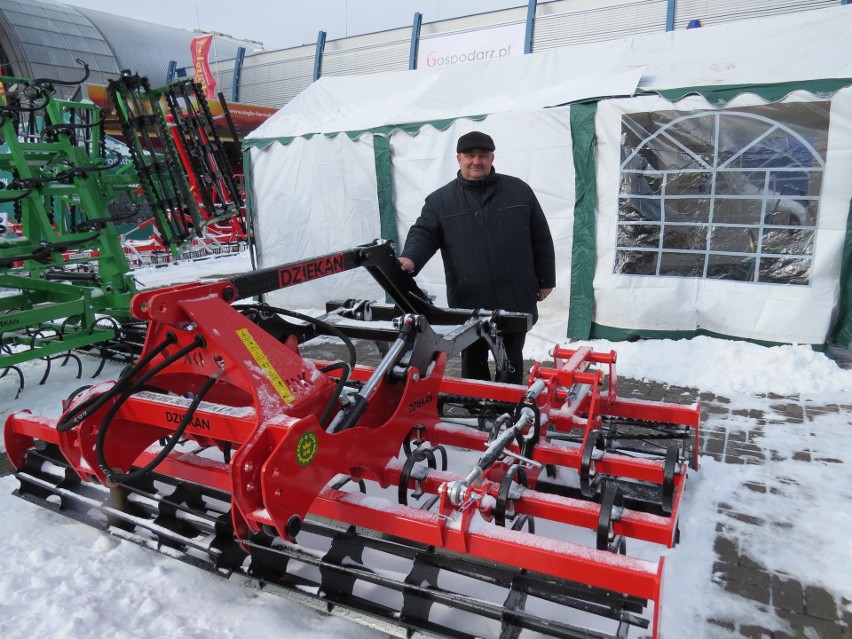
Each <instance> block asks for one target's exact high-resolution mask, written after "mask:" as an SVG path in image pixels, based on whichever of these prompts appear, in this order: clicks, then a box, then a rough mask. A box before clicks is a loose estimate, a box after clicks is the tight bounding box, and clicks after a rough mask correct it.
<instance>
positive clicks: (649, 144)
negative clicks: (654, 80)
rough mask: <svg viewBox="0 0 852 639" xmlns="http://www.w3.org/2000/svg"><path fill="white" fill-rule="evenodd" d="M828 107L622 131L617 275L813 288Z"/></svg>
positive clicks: (635, 121) (644, 119)
mask: <svg viewBox="0 0 852 639" xmlns="http://www.w3.org/2000/svg"><path fill="white" fill-rule="evenodd" d="M828 122H829V103H828V102H807V103H776V104H767V105H763V106H757V107H748V108H737V109H721V110H707V111H700V112H690V113H684V112H677V111H663V112H649V113H635V114H630V115H624V116H623V117H622V120H621V140H622V147H621V149H622V150H621V184H620V190H619V205H618V229H617V233H616V247H615V248H616V251H615V267H614V271H615V272H616V273H622V274H626V275H653V276H664V277H698V278H710V279H725V280H735V281H744V282H756V283H772V284H794V285H808V284H810V281H811V272H812V261H813V254H814V240H815V237H816V227H817V217H818V212H819V198H820V193H821V190H822V174H823V170H824V169H825V155H826V146H827V143H828Z"/></svg>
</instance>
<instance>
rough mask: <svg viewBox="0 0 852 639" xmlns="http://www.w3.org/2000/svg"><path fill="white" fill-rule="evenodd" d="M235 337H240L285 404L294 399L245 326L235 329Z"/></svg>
mask: <svg viewBox="0 0 852 639" xmlns="http://www.w3.org/2000/svg"><path fill="white" fill-rule="evenodd" d="M237 337H239V338H240V341H241V342H242V343H243V344H245V347H246V349H247V350H248V352H249V354H250V355H251V356H252V358H253V359H254V361H255V362H257V365H258V366H260V368H261V369H262V370H263V372H264V374H265V375H266V378H267V379H268V380H269V382H270V383H271V384H272V386H273V387H274V388H275V391H276V392H277V393H278V395H280V396H281V399H282V400H284V403H285V404H289V403H290V402H292V401H293V400H294V399H296V398H295V397H294V396H293V393H291V392H290V389H289V388H288V387H287V384H285V383H284V380H283V379H281V376H280V375H279V374H278V371H276V370H275V368H273V366H272V362H270V361H269V358H268V357H266V354H265V353H264V352H263V350H261V348H260V345H259V344H258V343H257V342H255V341H254V338H253V337H252V336H251V333H249V330H248V329H247V328H241V329H240V330H238V331H237Z"/></svg>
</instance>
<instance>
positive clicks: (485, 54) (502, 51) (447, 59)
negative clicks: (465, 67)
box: [426, 45, 512, 67]
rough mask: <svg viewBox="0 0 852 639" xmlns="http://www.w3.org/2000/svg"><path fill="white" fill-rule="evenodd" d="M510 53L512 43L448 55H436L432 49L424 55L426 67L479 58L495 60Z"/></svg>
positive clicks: (475, 60) (446, 65)
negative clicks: (494, 47)
mask: <svg viewBox="0 0 852 639" xmlns="http://www.w3.org/2000/svg"><path fill="white" fill-rule="evenodd" d="M510 55H512V45H509V46H507V47H500V48H499V49H474V50H472V51H470V52H468V53H453V54H450V55H438V54H437V53H435V52H434V51H431V52H429V54H428V55H427V56H426V66H427V67H451V66H453V65H454V64H464V63H465V62H479V61H480V60H497V59H498V58H507V57H509V56H510Z"/></svg>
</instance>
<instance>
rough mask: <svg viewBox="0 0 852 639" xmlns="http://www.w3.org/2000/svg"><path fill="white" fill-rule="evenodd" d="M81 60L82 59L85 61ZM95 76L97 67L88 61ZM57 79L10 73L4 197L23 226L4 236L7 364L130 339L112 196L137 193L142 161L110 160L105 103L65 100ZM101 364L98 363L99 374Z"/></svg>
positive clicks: (0, 290)
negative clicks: (124, 335) (136, 170)
mask: <svg viewBox="0 0 852 639" xmlns="http://www.w3.org/2000/svg"><path fill="white" fill-rule="evenodd" d="M78 62H79V61H78ZM80 64H81V65H82V66H83V68H84V70H85V71H84V75H83V77H82V78H81V79H80V81H79V83H82V82H84V81H85V79H86V78H87V77H88V66H87V65H85V64H84V63H82V62H80ZM56 84H66V83H65V82H58V81H56V80H49V79H37V80H26V79H23V78H17V77H9V76H4V77H0V85H2V87H3V91H2V94H3V95H2V100H0V135H2V137H3V143H4V145H3V147H2V148H3V150H2V151H0V171H2V172H4V173H5V174H7V175H10V176H11V178H10V179H8V180H7V181H6V182H5V184H3V188H2V189H0V203H7V206H8V205H9V204H11V205H12V206H13V207H14V214H13V215H14V218H16V219H17V220H18V221H19V224H20V226H19V227H18V228H19V233H9V232H8V230H7V232H6V234H5V237H3V238H0V312H2V315H0V347H2V352H0V371H2V375H7V374H9V373H10V372H15V373H16V374H17V375H18V377H19V381H20V384H19V390H18V392H19V393H20V391H21V390H22V389H23V385H24V376H23V374H22V373H21V370H20V368H19V367H18V365H19V364H21V363H23V362H25V361H30V360H34V359H41V360H44V361H45V362H46V364H47V370H46V371H45V376H44V377H43V378H42V382H43V381H44V380H45V379H46V378H47V375H48V374H49V372H50V366H51V362H52V360H54V359H57V358H60V357H61V358H63V360H64V361H63V364H66V363H68V361H69V359H70V358H74V359H76V362H77V365H78V377H79V376H80V375H81V374H82V365H81V363H80V360H79V358H77V356H76V355H74V354H73V353H72V351H74V350H77V349H84V350H91V349H93V348H97V349H99V350H101V353H102V354H104V345H105V344H106V343H108V342H112V343H115V340H116V338H117V337H120V333H121V331H122V330H123V329H122V322H123V321H124V320H126V319H129V317H130V316H129V311H128V309H129V306H130V298H131V297H132V295H133V294H135V293H136V289H135V287H134V283H133V278H132V275H131V273H130V268H129V266H128V263H127V260H126V258H125V255H124V250H123V249H122V246H121V241H120V237H119V234H118V232H117V231H116V229H115V223H116V222H117V221H120V218H121V217H130V216H133V215H135V214H136V211H135V210H134V208H133V206H132V205H131V206H128V209H129V213H126V214H120V215H118V216H116V217H113V215H112V214H111V213H110V210H109V204H110V203H111V202H113V201H115V200H117V199H118V198H119V197H120V196H121V195H125V196H126V197H125V200H126V201H127V200H128V197H127V196H129V197H130V199H131V200H132V197H133V196H134V194H135V191H136V190H137V188H138V180H137V178H136V176H135V174H133V172H132V168H133V167H132V165H130V164H125V165H123V166H122V165H121V161H120V158H118V157H113V158H112V159H110V158H109V157H108V155H107V153H106V149H105V134H104V129H103V118H102V116H101V110H100V109H99V108H98V107H96V106H95V105H93V104H89V103H81V102H73V101H67V100H62V99H58V98H57V97H56V95H55V86H54V85H56ZM99 371H100V368H99V369H98V372H99Z"/></svg>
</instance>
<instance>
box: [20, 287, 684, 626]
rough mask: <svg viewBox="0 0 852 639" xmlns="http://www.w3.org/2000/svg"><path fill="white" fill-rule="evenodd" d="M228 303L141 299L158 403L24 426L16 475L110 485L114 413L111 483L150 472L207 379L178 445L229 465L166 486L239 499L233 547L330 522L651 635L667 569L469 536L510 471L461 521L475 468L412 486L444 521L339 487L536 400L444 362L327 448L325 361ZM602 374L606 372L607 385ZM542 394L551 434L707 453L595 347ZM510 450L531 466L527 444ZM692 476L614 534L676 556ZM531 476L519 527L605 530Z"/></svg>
mask: <svg viewBox="0 0 852 639" xmlns="http://www.w3.org/2000/svg"><path fill="white" fill-rule="evenodd" d="M233 297H234V289H233V287H232V286H231V284H230V283H229V282H215V283H211V284H197V283H196V284H187V285H179V286H175V287H171V288H168V289H162V290H159V291H156V290H155V291H147V292H145V293H141V294H139V295H137V296H136V297H135V298H134V300H133V303H132V311H133V313H134V315H136V316H137V317H138V318H140V319H146V320H148V321H149V322H150V325H149V330H148V334H147V338H146V344H145V349H144V351H143V358H144V356H145V354H146V353H148V352H150V351H151V350H152V349H154V348H155V347H156V346H157V345H158V344H160V343H161V342H163V341H164V340H166V339H167V338H172V336H173V339H174V343H173V344H172V345H171V346H169V347H168V348H167V349H166V350H165V351H163V352H162V353H161V354H160V355H159V356H158V357H155V358H154V359H153V360H152V361H150V362H148V364H147V365H146V366H145V368H143V369H141V370H140V371H139V376H142V375H145V374H146V373H151V374H152V376H151V378H150V379H149V380H148V381H147V383H146V387H148V388H151V389H154V390H145V391H140V392H136V393H134V394H132V395H130V396H129V397H127V398H126V400H122V401H123V403H122V404H121V405H120V406H116V402H117V401H120V400H118V399H117V398H112V399H111V400H110V401H108V402H106V403H105V404H104V405H103V406H101V407H100V408H98V409H97V410H95V411H94V412H92V413H91V414H87V415H85V417H84V418H83V419H82V420H81V421H80V423H78V424H76V425H74V427H73V428H70V429H68V430H65V432H58V431H57V429H56V428H55V425H56V422H55V421H53V420H49V419H45V418H43V417H37V416H34V415H32V414H30V413H29V412H28V411H20V412H17V413H15V414H13V415H11V416H9V417H8V418H7V420H6V424H5V442H6V451H7V454H8V456H9V458H10V460H11V461H12V463H13V465H14V466H15V467H16V468H21V467H22V465H23V464H24V460H25V458H26V454H27V451H28V450H29V449H30V448H31V447H32V446H33V445H34V443H35V441H36V440H41V441H45V442H49V443H54V444H57V445H58V446H59V447H60V449H61V451H62V453H63V455H64V456H65V457H66V459H67V460H68V461H69V463H70V464H71V465H72V467H73V468H74V470H75V471H76V472H77V474H78V475H79V476H80V477H81V478H82V479H83V480H86V481H98V482H102V483H104V484H109V483H110V479H109V477H108V473H107V471H106V469H104V468H102V467H101V465H100V464H99V462H98V458H97V456H96V453H95V450H96V447H97V440H98V436H99V434H100V432H101V430H102V429H103V428H104V427H105V424H106V421H105V420H106V417H107V416H108V415H109V413H110V411H114V415H113V416H112V418H111V419H110V420H109V422H108V424H106V426H107V427H108V429H109V431H108V433H107V434H106V436H105V441H104V447H103V453H104V456H105V458H106V459H107V460H108V462H109V466H110V468H111V469H114V470H119V471H121V472H127V471H128V470H129V469H131V467H133V466H144V465H145V464H147V463H149V462H150V461H151V460H152V459H154V457H155V456H156V455H157V453H158V451H159V449H160V445H159V443H158V442H159V441H160V440H161V439H162V438H164V437H168V436H169V435H171V434H172V433H174V431H175V429H176V427H177V422H179V421H180V420H181V418H182V417H183V415H184V414H185V411H186V404H187V400H183V399H181V398H182V397H184V396H192V395H194V394H197V393H198V392H199V389H201V388H202V387H203V386H204V384H205V382H206V381H207V380H208V379H209V378H211V377H217V381H216V382H215V383H214V384H213V385H212V387H211V388H210V391H209V393H208V394H207V395H206V396H205V397H204V401H202V402H201V404H200V405H199V407H198V409H197V411H196V412H195V414H194V415H193V418H192V420H191V421H190V424H189V426H188V427H187V429H186V431H185V433H184V435H183V437H184V438H186V439H190V440H195V441H197V442H198V443H199V445H202V446H211V445H212V446H218V447H219V448H224V447H225V446H231V447H233V449H234V451H235V452H234V454H233V457H232V459H231V460H230V463H225V462H224V461H215V460H210V459H202V458H199V457H197V456H194V455H188V454H184V453H178V452H172V453H171V454H170V455H169V456H168V457H167V458H166V459H165V460H164V461H163V462H162V463H161V464H160V465H159V466H158V468H157V472H159V473H164V474H167V475H171V476H174V477H176V478H180V479H185V480H190V481H193V482H196V483H199V484H203V485H206V486H210V487H214V488H217V489H220V490H223V491H226V492H228V493H230V495H231V497H232V505H233V508H232V518H233V525H234V529H235V532H236V535H237V537H238V538H241V539H246V538H248V536H249V532H250V531H251V532H259V531H261V530H262V529H263V528H264V527H272V528H274V529H275V530H276V531H277V533H278V534H279V535H281V537H282V538H285V539H293V538H294V537H295V534H296V533H297V532H298V528H299V525H300V523H301V521H303V520H304V518H305V516H306V515H308V513H313V514H315V515H319V516H325V517H331V518H333V519H337V520H340V521H343V522H347V523H349V524H355V525H359V526H365V527H367V528H370V529H373V530H377V531H380V532H383V533H387V534H392V535H396V536H399V537H403V538H406V539H409V540H411V541H413V542H418V543H423V544H428V545H434V546H438V547H442V548H445V549H447V550H450V551H455V552H461V553H465V554H468V555H472V556H475V557H478V558H481V559H483V560H488V561H494V562H499V563H502V564H509V565H512V566H517V567H520V568H525V569H528V570H533V571H536V572H540V573H544V574H547V575H553V576H555V577H559V578H562V579H567V580H570V581H580V582H582V583H586V584H589V585H591V586H595V587H600V588H604V589H608V590H612V591H616V592H620V593H625V594H628V595H632V596H637V597H642V598H646V599H649V600H653V602H654V607H655V613H654V622H653V633H654V636H656V633H657V626H658V623H659V609H658V607H659V599H660V592H661V580H662V574H663V561H662V558H660V559H659V560H658V561H648V560H644V559H637V558H633V557H628V556H624V555H617V554H614V553H611V552H608V551H605V550H597V549H594V548H587V547H584V546H578V545H576V544H573V543H569V542H567V541H564V539H562V538H560V537H558V536H557V537H555V538H553V539H548V540H547V541H546V542H542V541H541V540H542V537H540V536H539V535H532V534H530V533H528V532H523V531H513V530H511V529H506V528H503V527H499V526H496V525H475V526H474V525H472V524H473V522H474V520H484V521H485V522H490V521H492V519H493V504H494V499H495V498H496V497H497V494H498V491H499V485H500V480H501V479H502V477H503V475H504V474H505V472H506V470H507V468H508V464H507V463H506V462H503V461H501V462H498V463H496V464H494V465H493V466H492V467H491V468H490V469H488V472H487V474H486V475H485V478H484V480H482V481H481V482H475V483H472V484H470V485H469V486H467V488H466V492H465V499H464V504H463V505H462V506H455V505H454V504H453V503H452V501H451V500H450V498H449V496H448V486H449V485H450V484H451V483H452V482H456V481H459V480H461V479H463V474H464V473H465V472H466V470H467V469H464V470H463V471H462V473H461V474H460V473H459V472H457V471H456V472H454V471H430V472H429V473H428V475H427V476H426V477H425V478H423V479H420V480H417V481H415V480H413V479H412V480H409V488H411V489H413V488H415V484H416V487H417V488H418V489H419V490H420V491H422V492H423V493H427V494H432V495H436V496H437V497H438V500H439V501H438V509H437V511H435V512H428V511H423V510H421V509H418V508H413V507H409V506H404V505H399V504H390V503H387V504H383V505H382V506H376V504H375V500H373V499H370V498H366V497H365V496H363V495H360V494H358V493H349V492H343V491H341V490H336V489H333V488H330V487H329V484H330V483H331V482H332V480H333V479H334V478H335V477H337V476H338V475H341V474H343V475H348V476H349V477H351V478H352V479H354V480H362V479H363V480H366V481H368V482H373V483H375V484H377V485H378V486H380V487H381V488H387V487H389V486H398V484H399V482H400V481H402V472H401V470H402V463H401V461H400V459H399V456H400V454H401V453H400V449H401V446H402V445H403V443H404V442H405V441H406V439H407V438H408V437H409V436H410V433H412V432H417V433H419V434H420V436H421V437H422V438H423V439H424V440H428V442H429V443H431V444H433V445H436V444H441V445H443V446H452V447H457V448H464V449H470V450H482V449H483V448H484V447H486V446H487V445H488V438H487V435H486V434H485V433H483V432H481V431H478V430H476V429H472V428H471V429H469V428H465V427H462V426H458V425H451V424H447V423H444V421H442V419H441V418H440V416H439V414H438V406H437V403H438V398H439V395H440V394H442V393H448V394H452V395H463V396H468V397H473V398H485V399H492V400H499V401H504V402H513V403H514V402H518V401H520V400H521V399H523V397H524V394H525V393H526V391H527V387H524V386H514V385H510V384H492V383H488V382H475V381H471V380H463V379H457V378H450V377H446V376H445V375H444V371H445V365H446V355H445V354H444V353H436V355H435V360H434V364H433V366H431V367H430V372H429V374H428V375H425V376H422V377H421V376H420V375H419V374H417V372H416V371H415V370H414V369H413V368H411V369H409V370H408V371H407V374H406V375H405V378H404V379H402V380H398V381H395V382H391V381H388V380H387V379H385V380H384V381H382V382H381V383H380V384H379V386H378V388H377V389H376V392H375V393H374V394H373V395H372V397H371V398H370V402H369V406H368V408H367V410H366V412H365V413H364V414H363V415H362V417H361V418H360V419H359V421H358V423H357V425H356V426H355V427H352V428H349V429H346V430H343V431H341V432H337V433H333V434H332V433H329V432H327V431H326V430H325V429H324V428H323V427H322V426H321V425H320V423H319V418H318V417H317V416H318V415H320V414H321V413H322V412H323V409H324V407H325V406H326V404H327V403H328V402H329V400H330V398H332V396H333V392H334V388H335V386H336V382H337V380H336V379H335V377H334V376H333V375H332V374H331V373H324V372H321V370H320V368H321V367H322V365H323V363H322V362H313V361H310V360H306V359H304V358H303V357H302V356H301V355H300V354H299V352H298V350H297V348H295V347H292V346H288V345H287V344H285V343H281V342H279V341H278V340H277V339H275V338H273V337H272V336H270V335H269V334H267V333H266V332H264V331H263V330H261V329H260V328H259V327H258V326H257V325H255V324H254V323H252V322H251V321H249V319H247V318H246V317H245V316H243V315H242V314H240V313H239V312H237V311H236V310H234V309H233V308H232V307H231V305H230V301H232V299H233ZM195 342H200V343H203V346H200V347H199V348H197V349H195V350H193V351H191V352H190V353H189V354H188V355H186V356H185V357H184V358H182V359H180V360H178V361H176V362H174V363H173V364H172V365H170V366H169V367H168V368H165V369H163V370H161V371H156V372H155V370H156V368H155V367H157V366H158V364H159V363H160V362H161V361H162V359H163V358H164V357H166V356H168V355H169V354H173V353H175V352H177V351H178V350H179V349H181V348H182V347H188V346H191V345H192V344H193V343H195ZM600 366H604V367H606V371H607V372H606V374H604V372H603V371H602V370H601V369H600V368H599V367H600ZM372 373H373V369H371V368H369V367H361V366H359V367H356V369H355V370H354V371H352V375H351V378H352V379H355V380H361V381H365V380H367V379H369V378H370V376H371V375H372ZM605 379H606V380H608V381H607V383H606V384H605V383H604V380H605ZM536 381H541V382H543V383H544V385H545V388H546V391H545V392H543V393H541V394H540V395H539V397H538V399H537V407H538V410H539V411H540V413H541V414H542V416H544V417H545V418H546V420H547V421H548V423H550V424H552V425H553V427H554V428H555V429H556V430H561V431H566V432H567V431H570V430H572V429H576V428H578V426H579V427H582V428H584V431H585V435H584V441H585V438H588V437H589V436H590V434H591V433H592V432H594V431H595V429H597V428H598V427H599V426H600V423H601V420H602V418H603V417H605V416H620V417H631V418H636V419H643V420H649V421H658V422H667V423H676V424H682V425H685V426H688V427H690V428H692V429H694V431H695V437H696V438H697V432H698V423H699V416H700V409H699V407H698V405H693V406H680V405H674V404H666V403H655V402H645V401H639V400H629V399H623V398H619V397H618V396H617V387H616V376H615V353H608V354H601V353H595V352H593V351H592V350H591V349H589V348H585V347H584V348H579V349H576V350H569V349H560V348H558V349H556V352H555V354H554V365H553V366H552V367H545V366H543V365H537V366H536V367H534V369H533V371H532V372H531V373H530V380H529V383H530V385H532V384H533V383H534V382H536ZM112 388H113V384H112V383H102V384H98V385H96V386H94V387H92V388H90V389H88V390H87V391H85V392H83V393H82V394H81V395H80V396H78V397H77V398H75V399H74V400H73V401H72V403H71V405H70V406H66V414H67V411H70V410H73V409H74V407H75V406H78V405H80V404H81V403H82V402H85V401H87V400H88V399H89V398H91V397H96V396H99V395H102V394H104V393H108V392H110V390H111V389H112ZM156 389H161V390H162V391H168V393H165V392H160V391H158V390H156ZM695 448H696V449H697V446H696V447H695ZM509 450H511V451H512V452H515V453H518V452H520V451H519V448H518V446H517V445H516V444H512V445H511V446H509ZM582 450H583V446H582V445H580V446H577V445H573V446H571V445H565V444H560V443H553V442H548V441H544V440H542V441H540V442H539V443H538V444H537V446H536V447H535V448H534V450H533V452H532V454H531V457H532V459H533V460H534V461H536V462H540V463H542V464H554V465H557V466H560V467H563V468H568V469H578V468H579V466H580V457H581V454H582V452H581V451H582ZM595 470H596V472H599V473H603V474H608V475H615V476H618V477H623V478H629V479H633V480H637V481H643V482H651V483H656V484H662V482H663V481H664V469H663V464H662V461H661V460H658V459H637V458H634V457H629V456H627V455H620V454H618V453H616V452H604V453H602V454H601V455H600V456H599V458H597V459H596V460H595ZM686 474H687V469H686V464H685V463H682V464H680V466H679V468H678V474H677V475H676V476H675V479H674V486H675V489H674V490H675V498H674V506H673V510H672V514H671V516H659V515H650V514H647V513H640V512H634V511H630V510H629V509H627V510H625V512H624V513H623V515H622V517H621V519H620V520H618V521H615V522H613V529H614V531H615V533H616V534H620V535H624V536H626V537H631V538H634V539H640V540H643V541H649V542H653V543H657V544H661V545H663V546H671V545H673V544H674V542H675V536H676V529H677V510H678V506H679V503H680V500H681V496H682V492H683V489H684V483H685V478H686ZM536 476H537V473H536V472H535V470H534V469H532V468H531V469H530V471H529V482H528V484H529V487H528V488H526V489H525V490H524V491H523V492H522V494H521V496H519V497H518V498H516V499H514V501H513V504H512V505H513V507H514V512H516V513H517V514H520V515H530V516H533V517H536V518H537V519H539V520H542V519H543V520H548V521H549V522H552V523H553V524H554V525H555V526H556V527H560V526H572V527H580V528H584V529H591V530H595V529H596V527H597V525H598V521H599V517H600V507H599V505H598V504H597V503H594V502H593V501H590V500H580V499H572V498H568V497H560V496H556V495H550V494H544V493H541V492H538V491H537V490H535V485H536Z"/></svg>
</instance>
